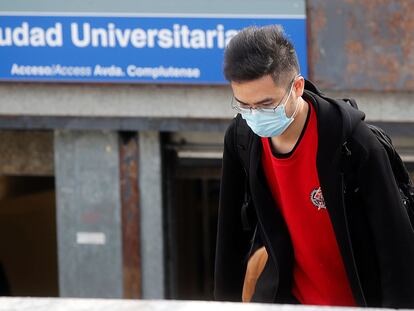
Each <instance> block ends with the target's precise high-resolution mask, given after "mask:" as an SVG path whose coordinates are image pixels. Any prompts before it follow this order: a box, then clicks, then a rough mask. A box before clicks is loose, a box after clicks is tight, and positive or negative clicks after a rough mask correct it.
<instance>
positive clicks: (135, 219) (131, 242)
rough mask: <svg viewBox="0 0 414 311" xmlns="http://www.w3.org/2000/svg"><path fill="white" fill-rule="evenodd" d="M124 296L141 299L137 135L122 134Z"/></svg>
mask: <svg viewBox="0 0 414 311" xmlns="http://www.w3.org/2000/svg"><path fill="white" fill-rule="evenodd" d="M119 153H120V156H119V161H120V178H121V182H120V185H121V206H122V207H121V208H122V253H123V256H122V257H123V259H122V260H123V280H124V298H130V299H131V298H141V294H142V290H141V283H142V282H141V279H142V277H141V275H142V274H141V254H140V249H141V246H140V238H141V236H140V226H139V224H140V213H139V193H138V169H139V168H138V137H137V134H136V133H132V134H130V133H122V134H121V135H120V148H119Z"/></svg>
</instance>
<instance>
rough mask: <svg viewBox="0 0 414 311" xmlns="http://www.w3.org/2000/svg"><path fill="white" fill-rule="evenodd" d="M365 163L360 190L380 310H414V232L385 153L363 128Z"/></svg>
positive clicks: (360, 177) (361, 170)
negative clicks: (374, 257) (373, 255)
mask: <svg viewBox="0 0 414 311" xmlns="http://www.w3.org/2000/svg"><path fill="white" fill-rule="evenodd" d="M364 131H365V133H364V134H363V136H365V138H366V139H365V141H364V147H363V148H365V151H366V152H365V155H366V157H365V159H364V160H363V161H362V164H361V167H360V170H359V172H360V174H359V179H360V189H361V192H362V199H363V201H364V202H363V204H364V206H365V208H366V215H367V216H368V225H369V226H370V229H371V232H372V233H373V240H374V241H373V243H374V247H375V250H376V252H377V259H378V266H379V272H380V282H381V294H382V299H381V300H382V307H391V308H412V307H414V294H413V293H414V231H413V228H412V226H411V223H410V220H409V217H408V214H407V211H406V210H405V207H404V205H403V204H402V201H401V199H400V195H399V190H398V187H397V184H396V181H395V179H394V175H393V172H392V168H391V165H390V163H389V160H388V156H387V153H386V151H385V149H384V148H383V147H382V145H381V144H380V143H379V142H378V141H377V139H376V137H375V136H374V135H372V133H371V132H370V130H369V129H368V128H364V129H363V132H364Z"/></svg>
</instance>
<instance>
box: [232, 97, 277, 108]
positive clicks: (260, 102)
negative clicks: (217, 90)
mask: <svg viewBox="0 0 414 311" xmlns="http://www.w3.org/2000/svg"><path fill="white" fill-rule="evenodd" d="M234 99H235V100H236V101H237V102H239V103H240V104H243V105H247V106H250V104H248V103H245V102H242V101H241V100H239V99H238V98H237V97H236V96H234ZM269 101H274V98H271V97H267V98H265V99H262V100H259V101H258V102H256V103H254V104H253V105H260V104H263V103H266V102H269Z"/></svg>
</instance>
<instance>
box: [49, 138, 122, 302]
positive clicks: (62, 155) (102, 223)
mask: <svg viewBox="0 0 414 311" xmlns="http://www.w3.org/2000/svg"><path fill="white" fill-rule="evenodd" d="M54 146H55V174H56V194H57V232H58V263H59V287H60V296H61V297H91V298H94V297H97V298H98V297H99V298H122V297H123V276H122V236H121V230H122V228H121V200H120V184H119V180H120V178H119V149H118V135H117V133H116V132H106V131H60V130H57V131H55V135H54Z"/></svg>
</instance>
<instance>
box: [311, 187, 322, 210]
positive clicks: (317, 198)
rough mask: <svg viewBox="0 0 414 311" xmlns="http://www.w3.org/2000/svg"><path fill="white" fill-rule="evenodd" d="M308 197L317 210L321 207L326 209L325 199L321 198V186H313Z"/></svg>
mask: <svg viewBox="0 0 414 311" xmlns="http://www.w3.org/2000/svg"><path fill="white" fill-rule="evenodd" d="M310 199H311V201H312V203H313V205H315V206H316V207H317V208H318V211H319V210H321V209H326V205H325V199H324V198H323V195H322V189H321V187H319V188H315V189H314V190H313V191H312V192H311V195H310Z"/></svg>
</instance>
